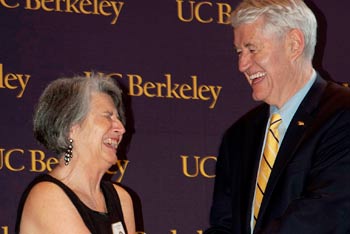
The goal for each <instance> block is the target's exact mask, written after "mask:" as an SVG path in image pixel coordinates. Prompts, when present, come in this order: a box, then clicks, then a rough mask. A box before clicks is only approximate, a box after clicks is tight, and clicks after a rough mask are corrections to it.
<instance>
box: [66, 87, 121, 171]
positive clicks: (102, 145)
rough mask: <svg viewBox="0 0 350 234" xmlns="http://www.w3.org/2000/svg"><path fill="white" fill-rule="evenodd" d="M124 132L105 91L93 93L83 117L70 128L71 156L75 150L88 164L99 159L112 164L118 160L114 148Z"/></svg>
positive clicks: (110, 99) (95, 162)
mask: <svg viewBox="0 0 350 234" xmlns="http://www.w3.org/2000/svg"><path fill="white" fill-rule="evenodd" d="M124 133H125V128H124V126H123V124H122V122H121V121H120V119H119V114H118V112H117V110H116V108H115V106H114V103H113V100H112V98H111V97H110V96H109V95H107V94H105V93H97V92H95V93H92V95H91V102H90V110H89V112H88V114H87V116H86V118H85V120H84V121H83V122H82V123H81V124H79V125H77V126H74V127H73V128H72V138H73V140H74V143H73V157H74V154H75V153H77V154H78V156H79V158H81V160H88V163H89V164H90V165H93V166H95V165H97V163H99V162H101V163H102V164H107V166H111V165H113V164H115V163H116V162H117V156H116V154H117V148H118V145H119V143H120V142H121V140H122V137H123V134H124ZM90 160H92V162H93V163H92V164H91V161H90Z"/></svg>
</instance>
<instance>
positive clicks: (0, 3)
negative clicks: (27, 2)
mask: <svg viewBox="0 0 350 234" xmlns="http://www.w3.org/2000/svg"><path fill="white" fill-rule="evenodd" d="M0 5H2V6H4V7H6V8H17V7H19V3H15V4H14V5H10V4H8V3H7V2H6V0H0Z"/></svg>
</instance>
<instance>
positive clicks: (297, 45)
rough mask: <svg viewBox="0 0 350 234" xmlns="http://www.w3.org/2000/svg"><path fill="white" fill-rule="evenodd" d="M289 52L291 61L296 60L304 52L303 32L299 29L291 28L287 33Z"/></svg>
mask: <svg viewBox="0 0 350 234" xmlns="http://www.w3.org/2000/svg"><path fill="white" fill-rule="evenodd" d="M287 43H288V48H289V54H290V58H291V60H292V61H295V60H297V59H298V58H299V57H300V56H302V54H303V53H304V49H305V39H304V33H303V32H302V31H301V30H300V29H292V30H290V31H289V32H288V34H287Z"/></svg>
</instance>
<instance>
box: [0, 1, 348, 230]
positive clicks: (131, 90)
mask: <svg viewBox="0 0 350 234" xmlns="http://www.w3.org/2000/svg"><path fill="white" fill-rule="evenodd" d="M336 3H337V4H335V3H334V2H332V1H327V0H318V1H314V2H311V1H308V4H309V5H310V6H311V8H312V9H313V10H314V11H315V12H316V14H317V18H318V20H319V24H320V25H319V34H318V35H319V44H318V46H317V52H316V57H315V66H316V68H317V69H318V70H319V71H320V73H321V74H322V75H323V76H325V77H327V78H331V79H334V80H336V81H339V82H349V81H350V77H349V76H348V75H346V74H347V71H346V69H347V66H348V65H349V61H350V46H349V43H348V41H350V33H349V32H348V30H346V27H345V25H346V23H347V22H349V21H350V15H349V14H348V12H347V10H348V8H349V6H350V4H349V3H348V2H346V1H345V0H343V1H337V2H336ZM236 4H237V2H236V1H228V0H222V1H213V0H207V1H197V0H193V1H189V0H162V1H136V0H134V1H132V0H131V1H112V0H99V1H97V0H90V1H84V0H77V1H59V0H54V1H52V2H50V1H48V0H25V1H20V0H0V27H1V33H0V103H1V117H0V185H1V193H0V201H1V203H0V234H9V233H13V232H14V221H15V217H16V208H17V204H18V201H19V198H20V195H21V193H22V191H23V190H24V188H25V186H26V185H27V184H28V182H29V181H31V180H32V179H33V177H34V176H36V175H38V174H39V173H42V172H46V171H47V170H50V169H51V168H52V167H53V165H54V163H55V160H54V159H53V156H54V155H53V154H52V153H51V152H47V151H46V150H45V149H43V148H42V147H41V146H39V145H38V144H37V143H36V142H35V140H34V138H33V136H32V131H31V128H32V123H31V121H32V111H33V107H34V105H35V103H36V101H37V99H38V97H39V95H40V93H41V92H42V90H43V88H44V87H45V86H46V84H47V83H48V82H49V81H51V80H52V79H55V78H57V77H60V76H71V75H74V74H84V73H85V74H88V73H89V72H90V71H99V72H103V73H106V74H108V75H109V76H111V78H114V79H117V80H118V81H120V83H121V84H122V85H123V87H124V89H125V93H126V94H128V95H127V96H126V104H127V108H128V124H127V129H128V135H127V137H126V140H125V142H124V146H123V154H122V155H120V162H119V164H117V165H116V168H113V169H112V170H111V173H113V174H111V177H112V180H114V181H119V182H121V183H122V184H123V185H125V186H127V187H128V188H130V191H131V193H132V195H133V198H134V200H135V208H136V211H137V212H136V213H137V216H138V219H137V230H138V231H139V233H140V234H141V233H143V232H147V233H148V234H151V233H154V234H158V233H159V234H161V233H162V234H163V233H164V234H165V233H167V234H191V233H193V234H201V233H202V230H203V229H205V228H206V227H207V226H208V217H209V209H210V203H211V196H212V190H213V182H214V177H215V175H214V166H215V162H216V155H217V150H218V146H219V143H220V140H221V136H222V134H223V132H224V130H225V129H226V128H227V127H228V126H229V125H230V124H232V122H233V121H235V120H236V119H237V118H238V117H239V116H241V115H242V114H243V113H245V112H246V111H247V110H249V109H250V108H251V107H253V106H254V105H256V103H254V102H253V101H252V100H251V97H250V89H249V87H248V85H247V84H246V81H245V80H244V78H243V77H242V75H241V74H239V73H238V71H237V65H236V58H235V56H234V53H233V46H232V29H231V27H230V26H229V25H228V24H227V23H226V21H227V15H228V12H230V11H231V8H233V7H234V6H235V5H236ZM118 168H119V170H117V169H118ZM58 222H59V220H58Z"/></svg>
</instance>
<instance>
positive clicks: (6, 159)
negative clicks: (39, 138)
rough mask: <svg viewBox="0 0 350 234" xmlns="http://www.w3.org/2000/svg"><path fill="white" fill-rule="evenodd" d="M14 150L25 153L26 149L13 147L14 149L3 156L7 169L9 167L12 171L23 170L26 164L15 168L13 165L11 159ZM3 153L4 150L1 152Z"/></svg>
mask: <svg viewBox="0 0 350 234" xmlns="http://www.w3.org/2000/svg"><path fill="white" fill-rule="evenodd" d="M14 152H18V153H21V154H23V153H24V151H23V150H22V149H12V150H8V151H7V152H6V153H5V155H4V156H3V157H4V165H5V167H6V168H7V169H9V170H10V171H22V170H24V166H23V165H22V166H20V167H18V168H15V167H13V166H12V164H11V163H10V159H11V157H12V153H14ZM1 154H3V151H2V152H1Z"/></svg>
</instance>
